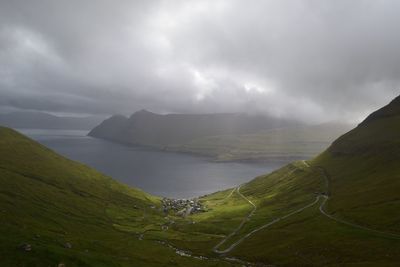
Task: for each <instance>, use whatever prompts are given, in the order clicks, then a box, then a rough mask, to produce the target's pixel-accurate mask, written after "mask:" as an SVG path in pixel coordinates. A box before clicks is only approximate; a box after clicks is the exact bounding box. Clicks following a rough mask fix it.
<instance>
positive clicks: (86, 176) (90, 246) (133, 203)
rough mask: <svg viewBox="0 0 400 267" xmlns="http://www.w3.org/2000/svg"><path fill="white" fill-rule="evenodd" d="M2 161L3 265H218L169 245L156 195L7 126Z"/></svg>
mask: <svg viewBox="0 0 400 267" xmlns="http://www.w3.org/2000/svg"><path fill="white" fill-rule="evenodd" d="M0 159H1V160H0V266H5V267H8V266H10V267H11V266H57V265H58V264H60V263H64V264H65V265H66V266H68V267H69V266H96V267H97V266H107V267H109V266H166V265H173V266H193V265H194V266H197V265H201V266H203V265H206V266H215V265H216V262H215V261H212V260H210V261H207V262H206V261H204V260H199V259H195V258H189V257H182V256H179V255H178V254H177V253H176V252H175V250H174V249H172V248H171V247H168V246H167V245H166V241H167V239H168V238H170V237H169V236H168V235H170V236H174V235H175V236H176V235H177V234H176V233H175V232H173V231H169V232H168V233H164V232H163V231H162V229H161V226H162V225H163V224H165V223H166V219H165V218H164V216H165V215H164V214H162V213H161V212H160V211H159V205H160V201H159V198H157V197H154V196H151V195H149V194H146V193H144V192H142V191H140V190H137V189H134V188H128V187H127V186H124V185H122V184H119V183H117V182H115V181H114V180H112V179H111V178H109V177H106V176H104V175H102V174H100V173H98V172H96V171H95V170H93V169H91V168H89V167H87V166H85V165H82V164H79V163H77V162H73V161H70V160H68V159H66V158H64V157H61V156H59V155H57V154H56V153H54V152H52V151H51V150H49V149H47V148H45V147H43V146H41V145H40V144H38V143H36V142H34V141H32V140H30V139H28V138H26V137H24V136H23V135H21V134H19V133H17V132H16V131H13V130H11V129H8V128H4V127H0ZM178 238H184V234H181V235H179V236H178ZM188 238H189V237H188ZM190 238H192V239H194V238H193V237H190ZM197 239H199V238H197ZM160 241H163V242H164V243H161V242H160ZM24 244H25V245H24ZM29 246H30V247H31V250H30V251H27V250H29ZM155 255H157V257H155ZM217 263H218V265H222V266H224V265H228V264H227V263H225V262H219V261H217Z"/></svg>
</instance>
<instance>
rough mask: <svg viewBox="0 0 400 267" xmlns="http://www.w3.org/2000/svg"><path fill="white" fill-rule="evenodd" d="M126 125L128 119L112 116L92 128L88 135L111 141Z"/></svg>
mask: <svg viewBox="0 0 400 267" xmlns="http://www.w3.org/2000/svg"><path fill="white" fill-rule="evenodd" d="M127 125H128V118H126V117H125V116H122V115H114V116H112V117H110V118H108V119H106V120H104V121H103V122H102V123H101V124H100V125H98V126H96V127H95V128H93V129H92V130H91V131H90V132H89V134H88V135H89V136H93V137H99V138H104V139H110V140H113V139H114V138H117V136H119V134H120V132H121V131H122V130H123V129H124V128H125V127H126V126H127Z"/></svg>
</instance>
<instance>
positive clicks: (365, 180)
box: [197, 106, 400, 266]
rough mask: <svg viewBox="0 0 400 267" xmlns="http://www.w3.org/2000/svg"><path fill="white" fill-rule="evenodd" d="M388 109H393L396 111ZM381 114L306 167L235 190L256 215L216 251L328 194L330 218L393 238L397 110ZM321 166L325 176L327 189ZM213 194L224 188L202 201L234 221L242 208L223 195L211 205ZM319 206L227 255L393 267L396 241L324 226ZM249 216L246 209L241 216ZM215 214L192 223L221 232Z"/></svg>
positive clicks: (398, 174)
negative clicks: (253, 209) (243, 196)
mask: <svg viewBox="0 0 400 267" xmlns="http://www.w3.org/2000/svg"><path fill="white" fill-rule="evenodd" d="M391 109H395V110H398V106H396V107H394V108H393V107H391ZM381 112H382V111H381ZM383 114H390V116H386V115H385V116H378V115H379V114H378V115H376V114H374V116H373V118H374V119H373V120H370V119H368V120H367V121H366V122H365V123H363V124H361V125H360V126H358V127H357V128H356V129H354V130H352V131H351V132H349V133H347V134H345V135H344V136H342V137H341V138H339V139H338V140H337V141H335V142H334V143H333V145H332V146H331V147H330V148H329V149H328V150H327V151H325V152H324V153H322V154H321V155H320V156H318V157H317V158H315V159H314V160H312V161H310V162H309V163H310V165H311V167H310V168H307V167H306V166H305V165H302V164H301V162H298V163H295V164H291V165H288V166H286V167H284V168H282V169H280V170H278V171H276V172H274V173H272V174H270V175H266V176H262V177H258V178H256V179H255V180H253V181H251V182H249V183H247V184H245V185H243V186H242V187H241V192H242V193H243V194H244V195H245V196H246V197H247V198H248V199H250V200H252V201H253V202H254V203H255V204H256V206H257V208H258V209H257V211H256V212H255V214H254V216H253V217H252V218H251V219H250V220H249V221H247V222H246V223H245V224H244V227H243V228H242V229H241V230H240V231H239V232H238V233H237V234H236V235H235V236H233V237H232V238H230V239H228V240H227V242H226V244H224V246H222V249H223V248H227V247H229V246H230V245H231V244H233V243H234V242H235V241H237V240H239V239H240V238H241V237H243V236H244V235H245V234H246V233H249V232H250V231H251V230H254V229H256V228H257V227H259V226H261V225H262V224H265V223H267V222H270V221H273V219H274V218H276V217H280V216H282V215H284V214H288V213H290V212H291V211H293V210H296V209H297V208H298V207H301V206H304V205H306V204H307V203H310V202H311V201H312V199H315V195H314V194H313V192H321V191H326V192H329V194H330V199H329V200H328V202H327V205H326V210H327V211H328V212H329V213H330V214H333V215H334V216H335V217H336V218H340V219H344V220H346V221H348V222H350V223H355V224H358V225H361V226H364V227H368V228H372V229H376V230H379V231H384V232H386V233H393V234H397V235H398V236H400V213H399V212H398V211H399V210H400V199H399V193H398V192H399V191H400V165H399V164H398V162H399V159H400V112H398V113H396V112H391V111H388V110H387V108H386V109H385V110H383ZM321 168H322V169H323V170H325V172H326V174H327V176H328V178H329V189H328V190H327V189H326V186H325V179H324V176H323V175H322V172H321ZM221 194H224V196H225V197H226V196H228V194H229V190H228V191H225V192H220V193H218V194H217V195H211V196H208V197H206V198H205V199H204V201H205V202H206V203H207V202H208V205H210V206H212V205H217V203H218V201H222V202H223V203H222V204H221V206H222V209H223V210H225V211H229V212H230V214H231V215H232V218H231V220H232V219H235V220H239V217H240V215H239V214H236V213H235V212H237V211H238V210H240V209H243V208H242V207H241V206H239V205H237V204H235V203H229V202H228V200H229V198H228V199H225V200H223V199H224V198H223V196H220V198H221V199H222V200H221V199H219V200H218V195H221ZM224 201H225V202H224ZM242 203H245V201H244V200H242ZM320 204H321V201H320V202H319V203H318V204H317V205H315V206H312V207H310V208H308V209H306V210H304V211H303V212H301V213H299V214H295V215H293V216H291V217H288V218H287V219H284V220H281V221H279V222H277V223H276V224H274V225H272V226H271V227H269V228H267V229H263V230H260V231H258V232H257V233H256V234H254V235H252V236H250V237H249V238H247V239H245V240H244V241H243V242H242V243H240V244H239V245H238V246H237V247H236V248H234V249H233V250H232V251H231V252H229V253H228V255H230V256H235V257H239V258H242V259H246V260H249V261H252V262H258V261H259V262H264V263H273V264H278V265H281V266H398V263H399V262H400V239H396V238H390V237H388V236H387V235H383V234H378V233H374V232H371V231H365V230H362V229H359V228H354V227H351V226H348V225H346V224H342V223H338V222H336V221H334V220H331V219H329V218H328V217H326V216H324V215H323V214H321V213H320V211H319V206H320ZM242 205H243V204H242ZM250 211H251V206H250V205H249V204H248V205H247V214H248V213H249V212H250ZM219 213H220V211H216V212H214V211H213V210H211V211H210V213H209V214H208V215H207V218H205V219H204V218H203V217H204V215H199V216H198V217H197V219H198V221H199V225H204V228H206V225H208V224H209V223H212V224H213V231H214V232H215V231H216V230H215V228H218V227H219V228H220V229H221V230H220V231H222V229H224V226H225V223H224V220H225V221H227V219H226V218H227V217H229V216H227V215H226V214H225V215H224V218H225V219H223V218H222V217H219V215H218V214H219ZM243 217H244V216H243V215H242V217H241V218H243ZM237 225H238V223H237V224H236V226H237ZM230 229H232V227H230ZM228 232H229V231H228Z"/></svg>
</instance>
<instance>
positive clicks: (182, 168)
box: [19, 129, 284, 198]
mask: <svg viewBox="0 0 400 267" xmlns="http://www.w3.org/2000/svg"><path fill="white" fill-rule="evenodd" d="M19 131H20V132H21V133H23V134H25V135H28V136H29V137H31V138H32V139H34V140H36V141H39V142H40V143H42V144H43V145H45V146H47V147H49V148H51V149H53V150H55V151H56V152H58V153H60V154H62V155H64V156H66V157H68V158H70V159H72V160H76V161H80V162H83V163H85V164H87V165H89V166H91V167H93V168H95V169H97V170H99V171H101V172H102V173H105V174H107V175H110V176H112V177H113V178H115V179H116V180H118V181H120V182H123V183H125V184H128V185H131V186H135V187H138V188H141V189H143V190H145V191H146V192H149V193H152V194H155V195H159V196H167V197H176V198H178V197H179V198H188V197H193V196H200V195H204V194H208V193H212V192H215V191H218V190H221V189H226V188H230V187H234V186H237V185H239V184H241V183H243V182H247V181H249V180H251V179H253V178H254V177H256V176H258V175H261V174H265V173H268V172H271V171H273V170H275V169H277V168H278V167H280V166H282V165H284V163H283V162H280V163H279V162H271V163H263V164H248V163H231V162H229V163H216V162H211V161H209V160H208V159H207V158H203V157H197V156H192V155H188V154H181V153H172V152H162V151H156V150H150V149H146V148H143V147H134V146H124V145H120V144H115V143H111V142H108V141H104V140H100V139H95V138H92V137H89V136H86V134H87V131H76V130H41V129H40V130H39V129H38V130H36V129H35V130H32V129H19Z"/></svg>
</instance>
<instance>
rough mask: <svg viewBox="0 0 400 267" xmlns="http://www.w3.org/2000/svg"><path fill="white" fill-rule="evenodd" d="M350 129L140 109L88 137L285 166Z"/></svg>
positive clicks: (245, 116) (105, 123)
mask: <svg viewBox="0 0 400 267" xmlns="http://www.w3.org/2000/svg"><path fill="white" fill-rule="evenodd" d="M351 127H352V125H350V124H345V123H325V124H320V125H306V124H304V123H301V122H298V121H294V120H285V119H279V118H273V117H267V116H262V115H248V114H167V115H160V114H155V113H152V112H149V111H146V110H141V111H138V112H136V113H134V114H133V115H132V116H130V117H129V118H127V117H124V116H122V115H115V116H112V117H110V118H109V119H107V120H105V121H103V122H102V123H101V124H100V125H98V126H97V127H95V128H94V129H93V130H92V131H90V132H89V134H88V135H89V136H92V137H96V138H102V139H106V140H110V141H114V142H119V143H123V144H128V145H144V146H151V147H155V148H158V149H162V150H167V151H175V152H186V153H191V154H197V155H205V156H210V157H212V158H213V159H214V160H216V161H266V160H284V161H287V160H288V158H294V159H297V158H310V157H313V156H315V155H317V154H318V153H319V152H321V151H322V150H324V149H325V148H326V147H327V146H328V145H329V143H330V142H332V141H333V140H334V138H335V137H336V136H338V135H340V134H343V133H345V132H346V131H348V130H350V129H351Z"/></svg>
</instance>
